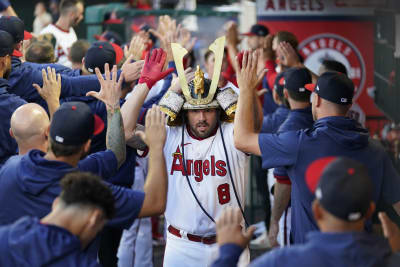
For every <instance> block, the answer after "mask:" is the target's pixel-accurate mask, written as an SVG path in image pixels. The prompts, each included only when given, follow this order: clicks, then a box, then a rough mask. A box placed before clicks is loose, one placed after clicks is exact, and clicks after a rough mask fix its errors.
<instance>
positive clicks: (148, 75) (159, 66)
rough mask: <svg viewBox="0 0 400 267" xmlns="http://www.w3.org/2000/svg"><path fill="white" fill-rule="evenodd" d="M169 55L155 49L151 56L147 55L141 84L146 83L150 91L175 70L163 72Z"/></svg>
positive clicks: (141, 75) (159, 49) (140, 79)
mask: <svg viewBox="0 0 400 267" xmlns="http://www.w3.org/2000/svg"><path fill="white" fill-rule="evenodd" d="M166 57H167V53H165V51H164V50H162V49H161V48H157V49H154V50H153V51H152V52H151V54H150V53H148V54H147V55H146V59H145V62H144V66H143V70H142V73H141V74H140V78H139V84H140V83H145V84H146V85H147V88H148V89H149V90H150V89H151V88H152V87H153V85H154V84H155V83H156V82H158V81H159V80H162V79H163V78H164V77H165V76H167V75H168V74H170V73H171V72H172V71H173V70H174V69H173V68H169V69H167V70H165V71H162V70H163V67H164V64H165V60H166Z"/></svg>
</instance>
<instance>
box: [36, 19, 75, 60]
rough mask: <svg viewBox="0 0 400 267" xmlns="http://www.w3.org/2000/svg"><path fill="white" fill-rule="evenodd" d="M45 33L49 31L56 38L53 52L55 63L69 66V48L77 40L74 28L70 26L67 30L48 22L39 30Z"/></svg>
mask: <svg viewBox="0 0 400 267" xmlns="http://www.w3.org/2000/svg"><path fill="white" fill-rule="evenodd" d="M46 33H51V34H53V35H54V37H55V38H56V46H55V47H54V53H55V56H56V58H57V63H59V64H62V65H64V66H67V67H71V66H72V63H71V62H70V61H69V60H68V55H69V50H70V48H71V46H72V44H73V43H75V42H76V41H77V40H78V37H77V36H76V33H75V31H74V29H73V28H72V27H70V28H69V31H65V30H63V29H61V28H59V27H57V26H56V25H55V24H50V25H47V27H46V28H44V29H43V30H42V31H41V32H40V34H46Z"/></svg>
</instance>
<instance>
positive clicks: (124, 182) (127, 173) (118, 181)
mask: <svg viewBox="0 0 400 267" xmlns="http://www.w3.org/2000/svg"><path fill="white" fill-rule="evenodd" d="M70 101H79V102H84V103H86V104H87V105H88V106H89V107H90V109H91V110H92V112H93V113H94V114H96V115H98V116H99V117H100V118H101V119H102V120H103V122H104V125H105V128H104V130H103V131H102V132H101V133H100V134H98V135H96V136H94V137H93V139H92V143H91V145H90V153H96V152H99V151H104V150H106V134H107V109H106V106H105V104H104V103H103V102H102V101H99V100H97V99H96V98H93V97H90V96H89V97H88V96H80V97H68V98H66V99H64V100H63V101H62V102H70ZM124 102H125V100H121V101H120V104H121V105H123V104H124ZM141 112H144V111H143V109H142V111H141ZM135 166H136V150H135V149H133V148H131V147H130V146H126V159H125V162H124V163H123V164H122V165H121V167H120V168H119V169H118V172H117V173H116V175H114V176H112V177H110V178H108V179H107V182H109V183H112V184H115V185H120V186H123V187H127V188H131V186H132V184H133V181H134V179H135Z"/></svg>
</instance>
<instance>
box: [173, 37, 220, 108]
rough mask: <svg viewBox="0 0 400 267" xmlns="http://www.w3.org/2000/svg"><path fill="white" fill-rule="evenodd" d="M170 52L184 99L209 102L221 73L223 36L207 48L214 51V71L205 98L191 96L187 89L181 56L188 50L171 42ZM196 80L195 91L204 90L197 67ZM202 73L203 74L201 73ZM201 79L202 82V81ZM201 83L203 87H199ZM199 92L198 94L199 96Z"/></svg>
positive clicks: (202, 76)
mask: <svg viewBox="0 0 400 267" xmlns="http://www.w3.org/2000/svg"><path fill="white" fill-rule="evenodd" d="M171 48H172V54H173V57H174V61H175V66H176V70H177V72H178V77H179V83H180V85H181V88H182V92H183V95H184V96H185V99H186V101H187V102H188V103H189V104H191V105H207V104H209V103H211V102H212V101H213V99H214V95H215V92H216V91H217V86H218V82H219V77H220V74H221V67H222V60H223V58H224V48H225V36H222V37H219V38H217V39H216V40H215V41H214V42H213V43H212V44H211V45H210V46H209V49H210V50H211V51H212V52H213V53H214V57H215V63H214V72H213V76H212V77H213V78H212V81H211V85H210V90H209V92H208V95H207V96H206V97H205V98H201V97H200V98H198V99H195V98H192V96H191V94H190V90H189V85H188V82H187V80H186V77H185V70H184V67H183V58H184V57H185V55H186V54H187V53H188V51H187V50H186V49H185V48H183V47H182V46H181V45H180V44H178V43H172V44H171ZM196 73H197V75H196V77H197V81H195V85H196V84H197V87H196V88H197V89H196V91H197V92H204V74H203V73H202V71H201V70H200V69H199V68H198V70H197V71H196ZM202 74H203V75H202ZM202 81H203V82H202ZM201 85H203V88H201ZM200 95H201V94H199V96H200Z"/></svg>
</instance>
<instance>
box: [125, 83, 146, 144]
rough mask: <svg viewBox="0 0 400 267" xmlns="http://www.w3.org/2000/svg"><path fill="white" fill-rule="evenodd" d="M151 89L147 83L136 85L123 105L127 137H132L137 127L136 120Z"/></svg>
mask: <svg viewBox="0 0 400 267" xmlns="http://www.w3.org/2000/svg"><path fill="white" fill-rule="evenodd" d="M148 93H149V89H148V88H147V85H146V84H145V83H141V84H139V85H137V86H136V87H135V89H134V90H133V92H132V94H131V95H130V97H129V98H128V100H127V101H126V102H125V103H124V104H123V105H122V108H121V115H122V119H123V121H124V125H125V127H124V128H125V138H130V137H131V136H132V134H131V133H132V132H133V131H134V130H135V128H136V122H137V119H138V117H139V113H140V108H141V107H142V105H143V103H144V100H145V99H146V96H147V94H148Z"/></svg>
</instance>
